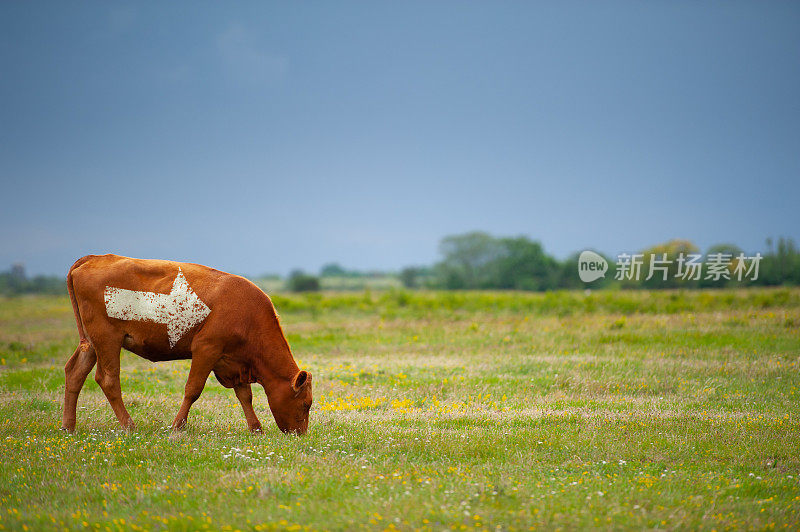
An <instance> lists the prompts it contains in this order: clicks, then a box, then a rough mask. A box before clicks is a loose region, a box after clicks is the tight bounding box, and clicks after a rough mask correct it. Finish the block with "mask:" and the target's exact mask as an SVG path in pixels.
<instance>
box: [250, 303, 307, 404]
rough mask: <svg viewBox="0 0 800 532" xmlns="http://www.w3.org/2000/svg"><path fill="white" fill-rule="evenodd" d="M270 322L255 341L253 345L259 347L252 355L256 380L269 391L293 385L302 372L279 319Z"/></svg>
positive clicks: (273, 318) (274, 318)
mask: <svg viewBox="0 0 800 532" xmlns="http://www.w3.org/2000/svg"><path fill="white" fill-rule="evenodd" d="M268 321H270V322H272V323H270V324H269V325H268V326H266V327H264V328H263V329H262V331H261V334H260V335H259V338H257V339H254V340H255V341H254V342H253V345H255V346H257V347H256V349H255V350H254V351H253V353H252V357H253V361H252V365H253V369H254V370H255V377H256V380H257V381H258V383H259V384H261V385H262V386H263V387H264V388H265V389H266V390H267V391H269V389H271V388H272V387H273V386H276V385H280V384H285V383H291V381H292V379H293V378H294V377H295V375H297V372H298V371H300V369H299V368H298V367H297V363H296V362H295V361H294V357H293V356H292V351H291V349H290V347H289V343H288V342H287V341H286V337H284V335H283V331H282V330H281V327H280V323H279V322H278V320H277V318H276V317H272V319H271V320H268Z"/></svg>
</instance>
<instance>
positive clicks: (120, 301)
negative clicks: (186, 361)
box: [103, 268, 211, 349]
mask: <svg viewBox="0 0 800 532" xmlns="http://www.w3.org/2000/svg"><path fill="white" fill-rule="evenodd" d="M103 297H104V299H105V302H106V312H107V313H108V317H109V318H118V319H120V320H132V321H153V322H155V323H166V324H167V336H169V347H170V349H171V348H173V347H175V344H177V343H178V340H180V339H181V337H182V336H183V335H184V334H186V333H187V332H188V331H189V329H191V328H192V327H194V326H195V325H197V324H198V323H200V322H202V321H203V320H204V319H206V316H208V314H209V313H210V312H211V309H209V308H208V307H207V306H206V304H205V303H203V302H202V301H200V298H199V297H197V294H195V293H194V290H192V288H191V287H190V286H189V282H188V281H187V280H186V277H184V276H183V272H182V271H181V269H180V268H178V275H177V276H176V277H175V282H174V283H172V290H171V291H170V293H169V294H159V293H157V292H139V291H136V290H126V289H124V288H115V287H113V286H106V289H105V292H104V293H103Z"/></svg>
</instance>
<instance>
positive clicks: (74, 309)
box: [67, 256, 91, 351]
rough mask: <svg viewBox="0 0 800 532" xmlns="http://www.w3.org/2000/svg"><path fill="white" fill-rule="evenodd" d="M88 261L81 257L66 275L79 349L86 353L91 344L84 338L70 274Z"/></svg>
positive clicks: (84, 333) (87, 258) (86, 258)
mask: <svg viewBox="0 0 800 532" xmlns="http://www.w3.org/2000/svg"><path fill="white" fill-rule="evenodd" d="M87 260H89V257H88V256H87V257H81V258H80V259H78V260H76V261H75V264H73V265H72V267H71V268H70V269H69V273H67V292H69V300H70V301H71V302H72V312H74V313H75V323H76V324H77V325H78V335H80V338H81V343H80V346H79V349H80V350H81V351H87V350H88V349H89V348H90V347H91V343H90V342H89V339H88V338H86V331H85V330H84V328H83V320H81V311H80V309H79V308H78V301H77V300H76V299H75V289H74V288H73V287H72V272H73V270H75V268H77V267H78V266H80V265H81V264H83V263H84V262H86V261H87Z"/></svg>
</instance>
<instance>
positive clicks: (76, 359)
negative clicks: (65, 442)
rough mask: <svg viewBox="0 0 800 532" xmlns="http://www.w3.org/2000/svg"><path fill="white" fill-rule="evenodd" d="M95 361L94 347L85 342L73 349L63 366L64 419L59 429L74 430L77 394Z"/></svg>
mask: <svg viewBox="0 0 800 532" xmlns="http://www.w3.org/2000/svg"><path fill="white" fill-rule="evenodd" d="M96 362H97V354H96V353H95V351H94V347H92V346H91V344H88V343H86V342H81V345H79V346H78V348H77V349H75V352H74V353H73V354H72V356H71V357H70V359H69V360H68V361H67V365H66V366H64V375H65V376H66V379H65V387H64V388H65V389H64V419H63V421H62V423H61V429H62V430H66V431H67V432H73V431H74V430H75V418H76V411H77V409H78V395H80V393H81V389H82V388H83V383H84V382H86V376H87V375H89V372H90V371H92V368H93V367H94V365H95V363H96Z"/></svg>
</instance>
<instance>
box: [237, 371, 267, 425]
mask: <svg viewBox="0 0 800 532" xmlns="http://www.w3.org/2000/svg"><path fill="white" fill-rule="evenodd" d="M233 391H234V392H236V398H237V399H239V402H240V403H242V410H244V417H245V419H246V420H247V426H248V427H250V430H251V431H253V432H261V422H260V421H259V420H258V417H257V416H256V411H255V410H253V389H252V388H251V387H250V384H249V383H248V384H238V385H236V386H234V387H233Z"/></svg>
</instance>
